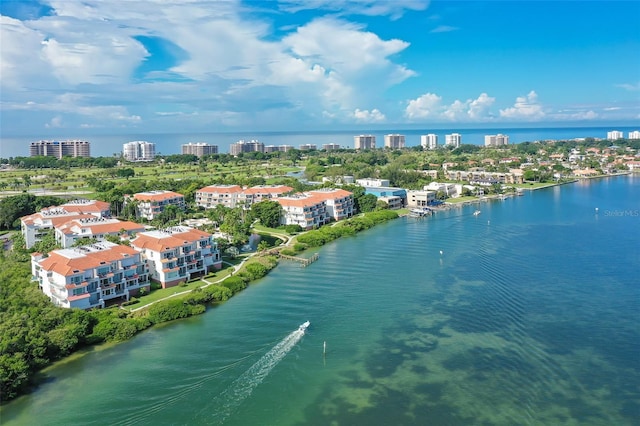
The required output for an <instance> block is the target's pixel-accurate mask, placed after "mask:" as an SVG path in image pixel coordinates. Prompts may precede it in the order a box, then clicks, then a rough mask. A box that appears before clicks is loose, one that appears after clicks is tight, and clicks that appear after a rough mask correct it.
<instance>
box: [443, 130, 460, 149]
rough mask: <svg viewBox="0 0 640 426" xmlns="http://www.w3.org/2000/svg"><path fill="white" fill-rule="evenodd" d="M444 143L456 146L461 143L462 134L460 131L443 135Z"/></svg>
mask: <svg viewBox="0 0 640 426" xmlns="http://www.w3.org/2000/svg"><path fill="white" fill-rule="evenodd" d="M444 143H445V145H446V146H452V147H454V148H458V147H460V144H461V143H462V135H461V134H460V133H451V134H450V135H446V136H445V137H444Z"/></svg>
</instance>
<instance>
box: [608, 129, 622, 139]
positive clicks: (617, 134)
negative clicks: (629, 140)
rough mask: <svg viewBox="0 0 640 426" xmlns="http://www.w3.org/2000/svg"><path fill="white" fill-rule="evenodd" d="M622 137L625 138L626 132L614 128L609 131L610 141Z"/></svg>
mask: <svg viewBox="0 0 640 426" xmlns="http://www.w3.org/2000/svg"><path fill="white" fill-rule="evenodd" d="M622 138H624V133H622V132H621V131H619V130H612V131H610V132H607V139H609V140H610V141H616V140H618V139H622Z"/></svg>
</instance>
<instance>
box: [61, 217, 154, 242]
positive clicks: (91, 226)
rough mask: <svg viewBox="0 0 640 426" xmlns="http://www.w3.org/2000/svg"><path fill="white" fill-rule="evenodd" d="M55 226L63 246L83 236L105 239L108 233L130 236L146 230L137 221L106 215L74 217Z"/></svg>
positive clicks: (123, 236) (122, 236)
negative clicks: (107, 216)
mask: <svg viewBox="0 0 640 426" xmlns="http://www.w3.org/2000/svg"><path fill="white" fill-rule="evenodd" d="M54 227H55V235H56V242H57V243H59V244H60V245H61V246H62V247H63V248H68V247H71V246H73V245H74V244H75V242H76V241H78V240H80V239H82V238H95V239H96V240H98V241H104V239H105V237H106V236H107V235H111V236H116V237H120V238H121V239H122V238H125V239H126V238H129V237H131V236H132V235H134V234H135V233H137V232H142V231H144V226H143V225H140V224H138V223H135V222H129V221H122V220H118V219H115V218H105V217H95V216H90V217H74V218H72V219H70V220H69V221H68V222H66V223H63V224H62V225H59V226H54Z"/></svg>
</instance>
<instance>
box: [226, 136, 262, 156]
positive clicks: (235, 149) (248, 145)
mask: <svg viewBox="0 0 640 426" xmlns="http://www.w3.org/2000/svg"><path fill="white" fill-rule="evenodd" d="M243 152H264V144H263V143H262V142H258V141H257V140H251V141H244V140H240V141H238V142H236V143H232V144H231V145H229V154H231V155H233V156H234V157H236V156H238V155H239V154H242V153H243Z"/></svg>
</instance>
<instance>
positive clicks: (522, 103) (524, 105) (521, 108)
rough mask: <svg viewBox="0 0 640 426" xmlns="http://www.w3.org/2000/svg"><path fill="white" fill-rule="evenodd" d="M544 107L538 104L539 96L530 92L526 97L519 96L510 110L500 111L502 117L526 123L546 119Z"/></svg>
mask: <svg viewBox="0 0 640 426" xmlns="http://www.w3.org/2000/svg"><path fill="white" fill-rule="evenodd" d="M544 116H545V113H544V111H543V109H542V105H541V104H540V103H539V102H538V94H537V93H536V92H535V91H533V90H532V91H531V92H529V94H527V95H526V96H518V97H517V98H516V102H515V104H514V105H513V106H512V107H510V108H505V109H501V110H500V117H503V118H507V119H517V120H525V121H536V120H540V119H542V118H544Z"/></svg>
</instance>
